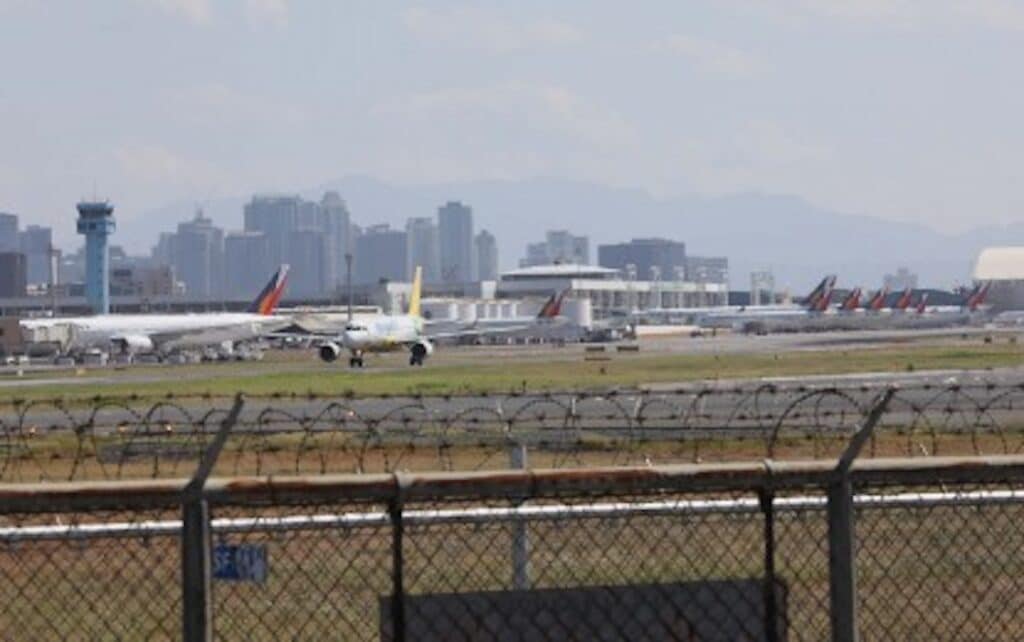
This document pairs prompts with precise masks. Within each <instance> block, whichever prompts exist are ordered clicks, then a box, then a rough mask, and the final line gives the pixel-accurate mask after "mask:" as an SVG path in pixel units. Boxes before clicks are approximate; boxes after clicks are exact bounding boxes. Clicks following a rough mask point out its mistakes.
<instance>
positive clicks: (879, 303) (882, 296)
mask: <svg viewBox="0 0 1024 642" xmlns="http://www.w3.org/2000/svg"><path fill="white" fill-rule="evenodd" d="M888 297H889V286H883V287H881V288H879V289H878V292H875V294H874V295H873V296H872V297H871V300H869V301H868V304H867V306H866V307H867V309H868V310H871V311H873V312H878V311H879V310H881V309H882V308H884V307H885V300H886V298H888Z"/></svg>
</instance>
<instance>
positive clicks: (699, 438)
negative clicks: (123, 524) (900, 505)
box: [0, 383, 1024, 482]
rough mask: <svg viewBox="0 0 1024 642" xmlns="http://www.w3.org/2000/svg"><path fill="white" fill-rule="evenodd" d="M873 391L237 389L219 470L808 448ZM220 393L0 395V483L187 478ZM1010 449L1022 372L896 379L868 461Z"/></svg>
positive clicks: (1023, 400)
mask: <svg viewBox="0 0 1024 642" xmlns="http://www.w3.org/2000/svg"><path fill="white" fill-rule="evenodd" d="M881 389H882V388H881V387H879V386H870V385H860V386H858V385H849V386H822V387H807V386H784V385H775V384H760V385H750V386H740V387H735V386H700V387H688V388H679V389H674V390H669V391H642V390H619V391H606V392H578V393H547V394H545V393H523V394H498V395H495V394H489V395H449V396H420V397H403V396H393V397H383V396H374V397H358V398H354V397H345V396H341V397H325V396H314V395H308V396H302V395H262V396H247V397H245V398H244V399H241V401H238V403H241V404H242V408H241V411H240V412H239V414H238V418H237V421H236V422H235V424H234V425H233V426H232V430H231V433H230V435H229V438H228V442H227V444H226V448H225V452H224V453H222V455H221V457H220V459H219V460H218V463H217V468H216V470H215V473H216V474H217V475H267V474H275V475H281V474H287V475H317V474H332V473H374V472H394V471H409V472H411V471H434V470H446V471H460V470H462V471H471V470H497V469H503V468H508V467H510V466H511V467H516V466H517V465H519V464H518V461H519V459H521V457H520V455H521V454H522V453H523V452H524V451H525V452H526V453H527V456H528V457H529V460H530V463H531V465H532V466H533V467H534V468H556V469H567V468H579V467H586V466H636V465H661V464H676V463H701V462H716V461H748V460H751V459H763V458H771V459H822V458H826V459H827V458H834V457H836V456H838V454H839V453H840V452H842V450H843V448H844V447H845V444H846V441H847V440H848V438H849V435H850V434H851V432H852V430H853V429H854V427H855V426H856V425H857V424H858V422H859V421H860V420H861V419H862V418H863V417H864V415H865V413H866V412H867V410H868V408H869V407H870V404H871V403H872V400H873V399H874V398H875V397H876V396H877V394H878V392H879V390H881ZM236 401H237V400H236V398H232V397H209V396H200V397H187V396H166V397H158V398H154V397H134V396H133V397H97V398H64V399H43V400H40V399H34V400H18V399H13V398H7V399H0V482H37V481H85V480H116V479H138V478H152V479H157V478H174V477H188V476H191V474H192V472H193V470H194V469H195V467H196V465H197V462H198V461H199V457H200V455H201V454H202V453H203V452H204V449H205V448H206V447H207V445H208V444H209V442H210V440H211V438H212V436H213V435H214V434H215V432H216V429H217V427H218V426H219V425H220V423H221V422H222V421H223V419H224V417H225V416H227V414H228V413H229V412H230V411H231V409H232V407H233V405H234V404H235V403H236ZM1020 452H1024V383H1022V384H1019V385H1006V384H986V383H971V384H963V385H961V384H943V385H931V384H917V385H904V386H902V387H900V388H899V389H897V390H896V392H895V394H894V396H893V398H892V400H891V402H890V404H889V406H888V410H887V412H886V414H885V416H884V417H883V418H882V420H881V422H880V424H879V426H878V427H877V430H876V432H875V434H874V435H873V436H872V439H871V441H870V442H869V443H868V444H867V445H866V448H865V451H864V454H863V456H866V457H883V456H887V457H921V456H936V455H962V454H976V455H995V454H1014V453H1020Z"/></svg>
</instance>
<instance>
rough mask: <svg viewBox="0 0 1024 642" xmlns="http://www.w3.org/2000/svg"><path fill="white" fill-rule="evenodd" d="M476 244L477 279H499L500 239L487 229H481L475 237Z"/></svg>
mask: <svg viewBox="0 0 1024 642" xmlns="http://www.w3.org/2000/svg"><path fill="white" fill-rule="evenodd" d="M474 244H475V245H476V266H477V279H479V280H480V281H497V280H498V241H497V239H495V238H494V235H493V234H491V233H490V232H488V231H487V230H480V233H479V234H477V235H476V238H475V239H474Z"/></svg>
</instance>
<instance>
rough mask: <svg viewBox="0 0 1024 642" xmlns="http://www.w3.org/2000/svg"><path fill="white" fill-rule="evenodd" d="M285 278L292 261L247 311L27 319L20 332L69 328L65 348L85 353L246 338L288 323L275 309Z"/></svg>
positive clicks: (170, 347)
mask: <svg viewBox="0 0 1024 642" xmlns="http://www.w3.org/2000/svg"><path fill="white" fill-rule="evenodd" d="M287 281H288V266H287V265H282V266H281V267H280V269H278V271H277V272H275V273H274V275H273V276H272V277H271V279H270V281H269V282H268V283H267V285H266V286H265V287H264V288H263V290H262V291H261V292H260V293H259V296H257V297H256V299H255V300H254V301H253V302H252V304H251V305H250V306H249V309H248V310H247V311H246V312H213V313H198V314H101V315H97V316H91V317H64V318H53V319H27V320H23V321H21V327H22V333H23V334H24V335H25V336H26V338H27V340H30V341H31V340H32V337H33V333H36V332H39V331H44V332H45V331H46V330H48V329H54V328H62V327H63V328H66V329H67V343H66V345H64V346H62V352H64V353H65V354H81V353H83V352H85V351H87V350H90V349H100V350H107V351H115V352H120V353H124V354H135V353H150V352H158V353H167V352H169V351H171V350H175V349H180V348H197V347H206V346H210V345H218V344H224V343H227V342H231V343H235V342H238V341H247V340H250V339H256V338H259V337H261V336H263V335H266V334H268V333H270V332H273V331H274V330H277V329H280V328H282V327H285V326H287V325H288V324H289V323H290V319H289V318H288V317H283V316H274V315H273V312H274V309H275V308H276V307H277V304H278V302H279V301H280V300H281V295H282V294H283V293H284V288H285V284H286V283H287Z"/></svg>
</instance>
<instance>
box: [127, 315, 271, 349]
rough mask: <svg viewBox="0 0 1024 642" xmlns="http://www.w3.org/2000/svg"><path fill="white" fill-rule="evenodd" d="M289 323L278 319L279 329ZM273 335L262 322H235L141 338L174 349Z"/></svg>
mask: <svg viewBox="0 0 1024 642" xmlns="http://www.w3.org/2000/svg"><path fill="white" fill-rule="evenodd" d="M290 323H291V321H289V320H288V319H286V318H283V317H282V318H281V319H280V324H279V327H280V328H284V327H285V326H287V325H288V324H290ZM274 333H275V331H274V330H271V331H268V325H267V322H266V321H262V322H260V324H259V325H253V326H250V327H245V324H239V323H237V322H236V323H223V324H211V325H206V326H203V327H200V328H192V329H188V330H182V331H175V332H154V333H149V334H145V335H142V336H145V337H147V338H148V339H149V341H151V342H152V345H153V346H156V347H161V348H175V347H179V346H184V345H192V346H194V345H203V344H209V345H212V344H216V343H223V342H224V341H238V340H240V339H250V338H264V337H267V336H270V335H273V334H274ZM135 339H136V337H134V336H132V335H131V333H127V334H126V336H124V337H117V336H115V337H114V340H115V341H126V342H128V343H129V344H131V343H132V341H133V340H135Z"/></svg>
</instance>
